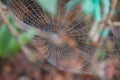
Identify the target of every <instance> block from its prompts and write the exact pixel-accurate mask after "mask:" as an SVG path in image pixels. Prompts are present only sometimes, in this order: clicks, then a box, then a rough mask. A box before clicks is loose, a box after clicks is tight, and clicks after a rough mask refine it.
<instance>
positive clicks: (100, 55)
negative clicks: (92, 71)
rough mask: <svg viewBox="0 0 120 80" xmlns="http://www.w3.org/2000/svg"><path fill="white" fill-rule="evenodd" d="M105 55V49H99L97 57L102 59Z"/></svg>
mask: <svg viewBox="0 0 120 80" xmlns="http://www.w3.org/2000/svg"><path fill="white" fill-rule="evenodd" d="M105 56H106V52H105V50H102V49H101V50H100V51H99V55H98V59H99V60H102V59H104V58H105Z"/></svg>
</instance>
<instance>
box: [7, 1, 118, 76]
mask: <svg viewBox="0 0 120 80" xmlns="http://www.w3.org/2000/svg"><path fill="white" fill-rule="evenodd" d="M65 3H66V2H65V1H64V0H59V4H58V11H57V15H56V16H55V17H53V16H50V15H48V14H47V13H46V12H45V11H44V10H43V9H42V8H40V7H39V5H38V4H37V3H36V2H35V0H7V2H6V5H7V6H8V7H9V8H10V10H11V11H12V12H13V13H14V15H15V16H16V18H17V19H19V20H20V21H22V22H23V23H22V25H23V26H25V25H28V26H30V27H29V28H28V27H24V29H25V30H28V29H32V28H35V29H36V31H37V34H38V35H36V37H35V38H34V39H33V41H32V42H33V45H34V46H35V47H36V48H37V50H38V51H39V52H40V54H44V56H45V58H46V60H47V61H48V62H50V63H51V64H52V65H54V66H55V67H56V68H58V69H61V70H65V71H71V72H75V73H87V74H88V73H95V72H97V71H96V70H97V68H98V65H99V61H98V60H97V61H96V59H95V58H97V56H96V57H95V54H97V53H96V52H97V50H98V49H97V47H96V46H94V44H93V43H92V42H91V41H90V40H89V37H88V35H89V31H90V27H91V24H90V21H89V19H88V17H86V15H85V14H84V13H83V12H82V11H81V8H80V6H76V7H75V8H74V9H72V10H71V11H67V10H66V9H65V8H64V7H63V6H65ZM31 27H32V28H31ZM39 30H42V31H45V32H47V33H48V34H50V36H51V38H53V39H58V38H59V36H57V37H58V38H57V37H56V35H59V34H60V37H62V39H63V40H64V41H65V43H66V44H67V45H63V46H62V47H61V46H57V45H55V44H54V42H52V41H51V39H49V38H46V37H45V38H43V37H41V36H42V35H41V34H40V33H39ZM111 34H112V33H111ZM111 34H110V36H109V37H107V38H106V39H105V40H104V41H102V40H101V41H100V45H99V50H100V49H102V50H104V51H105V52H106V58H105V60H107V58H108V57H109V56H116V57H118V55H119V44H120V42H119V41H120V40H119V38H115V37H114V35H111Z"/></svg>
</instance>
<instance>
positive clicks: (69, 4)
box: [65, 0, 81, 10]
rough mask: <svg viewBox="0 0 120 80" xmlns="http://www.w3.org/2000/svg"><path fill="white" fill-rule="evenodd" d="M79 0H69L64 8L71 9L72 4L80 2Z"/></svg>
mask: <svg viewBox="0 0 120 80" xmlns="http://www.w3.org/2000/svg"><path fill="white" fill-rule="evenodd" d="M80 1H81V0H70V1H69V2H68V3H67V4H66V5H65V8H66V9H67V10H71V9H72V8H73V7H74V6H76V5H77V4H79V3H80Z"/></svg>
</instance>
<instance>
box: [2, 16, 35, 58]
mask: <svg viewBox="0 0 120 80" xmlns="http://www.w3.org/2000/svg"><path fill="white" fill-rule="evenodd" d="M8 20H9V22H10V24H11V26H12V27H13V29H14V30H16V32H18V33H19V31H18V30H17V26H16V25H15V22H14V19H13V18H12V17H9V18H8ZM34 35H35V31H33V30H29V31H27V32H25V33H23V34H19V35H18V40H19V41H20V42H21V43H23V44H27V43H28V42H29V41H30V40H31V39H32V38H33V37H34ZM18 50H20V46H19V44H18V43H17V41H16V39H14V38H13V36H12V34H11V32H10V31H9V29H8V27H7V25H6V24H2V25H1V26H0V57H9V56H12V55H13V54H15V53H16V52H17V51H18Z"/></svg>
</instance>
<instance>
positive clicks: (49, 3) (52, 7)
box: [36, 0, 58, 16]
mask: <svg viewBox="0 0 120 80" xmlns="http://www.w3.org/2000/svg"><path fill="white" fill-rule="evenodd" d="M36 1H37V2H38V4H39V5H40V6H41V7H42V8H43V9H44V10H45V11H47V12H48V13H49V14H50V15H52V16H55V14H56V12H57V3H58V0H36Z"/></svg>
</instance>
